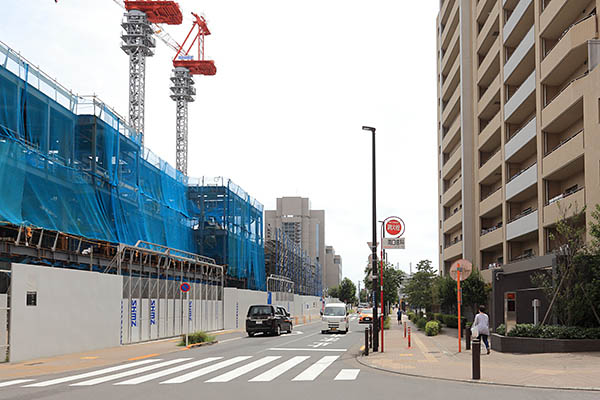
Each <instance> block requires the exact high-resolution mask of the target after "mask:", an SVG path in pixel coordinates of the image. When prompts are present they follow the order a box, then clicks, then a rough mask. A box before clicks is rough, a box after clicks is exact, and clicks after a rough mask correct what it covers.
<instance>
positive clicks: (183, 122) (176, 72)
mask: <svg viewBox="0 0 600 400" xmlns="http://www.w3.org/2000/svg"><path fill="white" fill-rule="evenodd" d="M171 82H172V83H173V86H171V92H172V93H173V94H171V99H172V100H174V101H175V102H176V114H177V115H176V122H175V124H176V135H177V136H176V153H175V156H176V164H175V167H176V168H177V170H178V171H180V172H182V173H183V174H185V175H187V165H188V161H187V159H188V103H190V102H193V101H194V96H195V95H196V88H194V86H193V85H194V78H192V75H191V73H190V70H189V69H188V68H185V67H176V68H174V69H173V75H172V76H171Z"/></svg>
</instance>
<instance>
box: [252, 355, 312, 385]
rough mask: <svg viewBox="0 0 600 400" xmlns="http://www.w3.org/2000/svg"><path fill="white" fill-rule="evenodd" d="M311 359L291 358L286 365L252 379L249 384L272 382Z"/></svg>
mask: <svg viewBox="0 0 600 400" xmlns="http://www.w3.org/2000/svg"><path fill="white" fill-rule="evenodd" d="M309 358H310V356H296V357H293V358H290V359H289V360H287V361H286V362H284V363H281V364H279V365H278V366H276V367H273V368H271V369H270V370H268V371H266V372H263V373H262V374H260V375H258V376H257V377H255V378H252V379H250V380H249V381H248V382H270V381H272V380H273V379H275V378H277V377H278V376H280V375H282V374H283V373H285V372H286V371H288V370H290V369H292V368H294V367H295V366H296V365H298V364H300V363H301V362H303V361H306V360H308V359H309Z"/></svg>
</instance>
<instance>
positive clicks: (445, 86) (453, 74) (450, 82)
mask: <svg viewBox="0 0 600 400" xmlns="http://www.w3.org/2000/svg"><path fill="white" fill-rule="evenodd" d="M459 84H460V62H455V63H454V65H453V66H452V68H451V69H450V72H448V75H447V76H446V78H445V79H444V83H442V101H448V99H449V98H450V96H452V94H453V93H454V92H455V91H456V89H457V88H458V86H459Z"/></svg>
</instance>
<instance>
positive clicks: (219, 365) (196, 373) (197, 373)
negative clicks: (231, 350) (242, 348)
mask: <svg viewBox="0 0 600 400" xmlns="http://www.w3.org/2000/svg"><path fill="white" fill-rule="evenodd" d="M249 358H252V356H239V357H234V358H232V359H230V360H225V361H221V362H220V363H216V364H214V365H211V366H208V367H204V368H200V369H199V370H197V371H193V372H190V373H187V374H184V375H181V376H178V377H175V378H172V379H169V380H167V381H164V382H161V383H160V384H161V385H162V384H165V383H166V384H168V383H184V382H187V381H189V380H192V379H194V378H198V377H199V376H202V375H206V374H210V373H211V372H214V371H217V370H219V369H221V368H225V367H228V366H230V365H233V364H235V363H238V362H240V361H244V360H247V359H249Z"/></svg>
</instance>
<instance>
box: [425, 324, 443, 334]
mask: <svg viewBox="0 0 600 400" xmlns="http://www.w3.org/2000/svg"><path fill="white" fill-rule="evenodd" d="M441 328H442V327H441V323H440V321H429V322H428V323H427V324H426V325H425V334H426V335H427V336H435V335H437V334H438V333H440V330H441Z"/></svg>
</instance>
